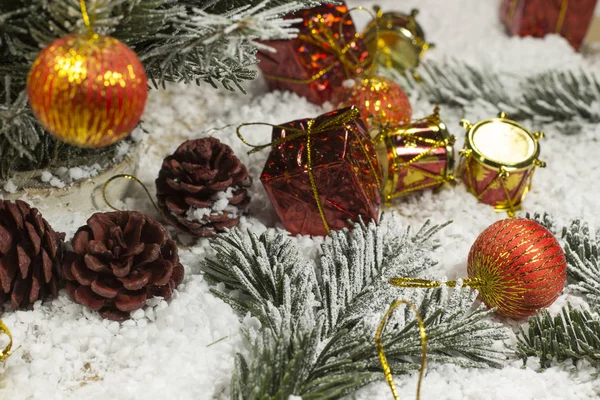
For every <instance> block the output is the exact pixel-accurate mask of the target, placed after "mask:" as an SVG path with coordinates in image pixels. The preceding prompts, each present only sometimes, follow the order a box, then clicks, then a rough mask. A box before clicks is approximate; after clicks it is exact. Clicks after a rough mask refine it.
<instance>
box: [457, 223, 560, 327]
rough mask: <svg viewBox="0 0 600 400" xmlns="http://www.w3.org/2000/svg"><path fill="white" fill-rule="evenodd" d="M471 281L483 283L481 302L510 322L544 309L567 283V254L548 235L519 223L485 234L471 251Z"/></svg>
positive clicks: (495, 226) (493, 228) (497, 226)
mask: <svg viewBox="0 0 600 400" xmlns="http://www.w3.org/2000/svg"><path fill="white" fill-rule="evenodd" d="M468 274H469V278H471V279H474V278H478V279H479V280H480V282H481V286H480V287H479V293H480V296H481V299H482V300H483V302H484V303H485V304H486V305H487V306H488V307H490V308H497V310H498V312H499V313H500V314H501V315H503V316H505V317H508V318H523V317H528V316H530V315H533V314H535V313H536V311H538V310H539V309H541V308H544V307H548V306H550V305H551V304H552V303H554V301H555V300H556V298H557V297H558V296H559V295H560V293H561V291H562V289H563V287H564V286H565V282H566V279H567V262H566V258H565V253H564V252H563V250H562V248H561V247H560V244H559V243H558V241H557V240H556V238H555V237H554V236H553V235H552V233H550V231H549V230H548V229H546V228H544V227H543V226H542V225H540V224H538V223H537V222H535V221H532V220H529V219H523V218H516V219H505V220H502V221H498V222H496V223H494V224H493V225H491V226H489V227H488V228H487V229H485V230H484V231H483V232H482V233H481V234H480V235H479V237H478V238H477V240H476V241H475V243H474V244H473V247H471V251H470V252H469V264H468Z"/></svg>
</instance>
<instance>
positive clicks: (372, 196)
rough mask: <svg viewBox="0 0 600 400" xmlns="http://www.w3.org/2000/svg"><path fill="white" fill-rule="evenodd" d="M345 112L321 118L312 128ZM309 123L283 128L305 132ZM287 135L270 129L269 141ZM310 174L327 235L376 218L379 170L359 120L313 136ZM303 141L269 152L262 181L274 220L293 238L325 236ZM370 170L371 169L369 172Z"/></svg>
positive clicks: (363, 126) (292, 124) (286, 132)
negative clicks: (271, 131) (274, 216)
mask: <svg viewBox="0 0 600 400" xmlns="http://www.w3.org/2000/svg"><path fill="white" fill-rule="evenodd" d="M345 110H348V109H343V110H337V111H333V112H330V113H327V114H323V115H321V116H319V117H317V118H316V119H314V124H313V126H318V125H320V124H322V123H323V122H324V121H326V120H328V119H329V118H332V117H334V116H337V115H339V114H340V113H342V112H344V111H345ZM309 121H311V120H309V119H302V120H296V121H292V122H289V123H287V124H283V125H282V126H289V127H290V128H295V129H302V130H306V129H307V126H308V124H309ZM286 135H288V131H287V130H286V129H281V128H278V127H275V128H274V129H273V137H272V139H273V140H274V141H275V140H277V139H279V138H283V137H286ZM311 138H312V170H313V174H314V177H315V181H316V189H317V192H318V197H319V199H320V202H321V204H322V205H323V209H324V213H325V218H326V220H327V223H328V224H329V227H330V228H331V230H339V229H342V228H344V227H351V224H350V223H349V220H350V221H357V220H358V219H359V217H362V219H363V220H364V221H369V220H371V219H374V220H375V221H377V220H378V218H379V207H380V202H381V199H380V192H379V190H380V182H381V176H380V169H379V165H378V164H377V158H376V154H375V150H374V148H373V144H372V142H371V141H370V139H369V135H368V133H367V128H366V126H365V124H364V122H363V121H362V119H360V118H359V117H357V118H355V119H354V120H352V121H351V122H349V123H346V124H344V125H342V126H334V127H332V128H331V129H329V130H327V131H324V132H320V133H317V134H313V135H312V136H311ZM307 161H308V160H307V141H306V137H304V136H303V137H301V138H298V139H295V140H293V141H289V142H285V143H282V144H279V145H277V146H273V147H272V148H271V152H270V154H269V157H268V159H267V161H266V163H265V166H264V169H263V172H262V175H261V178H260V179H261V181H262V183H263V186H264V188H265V190H266V192H267V195H268V196H269V199H270V200H271V202H272V204H273V206H274V207H275V211H276V212H277V215H278V216H279V218H280V219H281V222H282V223H283V225H284V226H285V228H286V229H287V230H288V231H290V232H291V233H292V234H294V235H295V234H301V235H313V236H323V235H325V234H326V233H327V231H326V228H325V225H324V223H323V220H322V218H321V215H320V213H319V210H318V206H317V203H316V199H315V196H314V192H313V188H312V186H311V183H310V179H309V174H308V166H307ZM372 168H374V169H372Z"/></svg>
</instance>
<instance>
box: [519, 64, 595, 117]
mask: <svg viewBox="0 0 600 400" xmlns="http://www.w3.org/2000/svg"><path fill="white" fill-rule="evenodd" d="M520 108H521V110H522V112H523V113H524V114H528V115H530V116H532V117H536V118H539V119H546V120H549V121H565V120H573V119H582V120H584V121H586V122H590V123H597V122H600V81H599V80H598V77H597V76H595V75H592V74H590V73H586V72H585V71H577V72H575V71H550V72H545V73H542V74H538V75H534V76H532V77H530V78H527V79H526V80H525V82H524V85H523V98H522V103H521V104H520Z"/></svg>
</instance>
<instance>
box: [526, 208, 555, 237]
mask: <svg viewBox="0 0 600 400" xmlns="http://www.w3.org/2000/svg"><path fill="white" fill-rule="evenodd" d="M525 218H527V219H531V220H533V221H535V222H537V223H538V224H540V225H542V226H543V227H544V228H546V229H548V230H549V231H550V232H552V234H553V235H554V236H558V228H557V227H556V222H555V221H554V218H553V217H552V216H551V215H550V214H548V213H546V212H545V213H544V214H540V213H538V212H536V213H534V214H533V215H532V214H530V213H529V212H527V213H525Z"/></svg>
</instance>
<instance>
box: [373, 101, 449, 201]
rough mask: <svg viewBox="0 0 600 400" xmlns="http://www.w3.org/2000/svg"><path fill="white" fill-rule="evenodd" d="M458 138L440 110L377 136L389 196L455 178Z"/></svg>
mask: <svg viewBox="0 0 600 400" xmlns="http://www.w3.org/2000/svg"><path fill="white" fill-rule="evenodd" d="M455 140H456V138H455V137H454V136H452V135H450V134H449V132H448V130H447V128H446V125H445V124H444V123H443V122H442V121H441V120H440V118H439V116H438V115H437V112H436V113H434V114H432V115H430V116H428V117H427V118H423V119H421V120H418V121H415V122H413V123H411V124H408V125H404V126H401V127H399V128H396V129H394V130H393V131H392V132H391V133H387V134H384V139H379V140H378V139H376V141H377V142H378V146H377V152H378V154H379V155H380V157H379V159H380V160H381V162H382V164H384V168H385V165H386V164H387V168H385V171H384V182H385V186H384V188H383V193H384V195H385V196H386V199H387V200H391V199H392V198H395V197H399V196H403V195H407V194H410V193H413V192H417V191H421V190H424V189H427V188H432V189H434V188H437V187H439V186H441V185H443V184H444V183H446V182H449V181H452V180H453V179H454V178H453V176H452V170H453V167H454V149H453V145H454V142H455Z"/></svg>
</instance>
